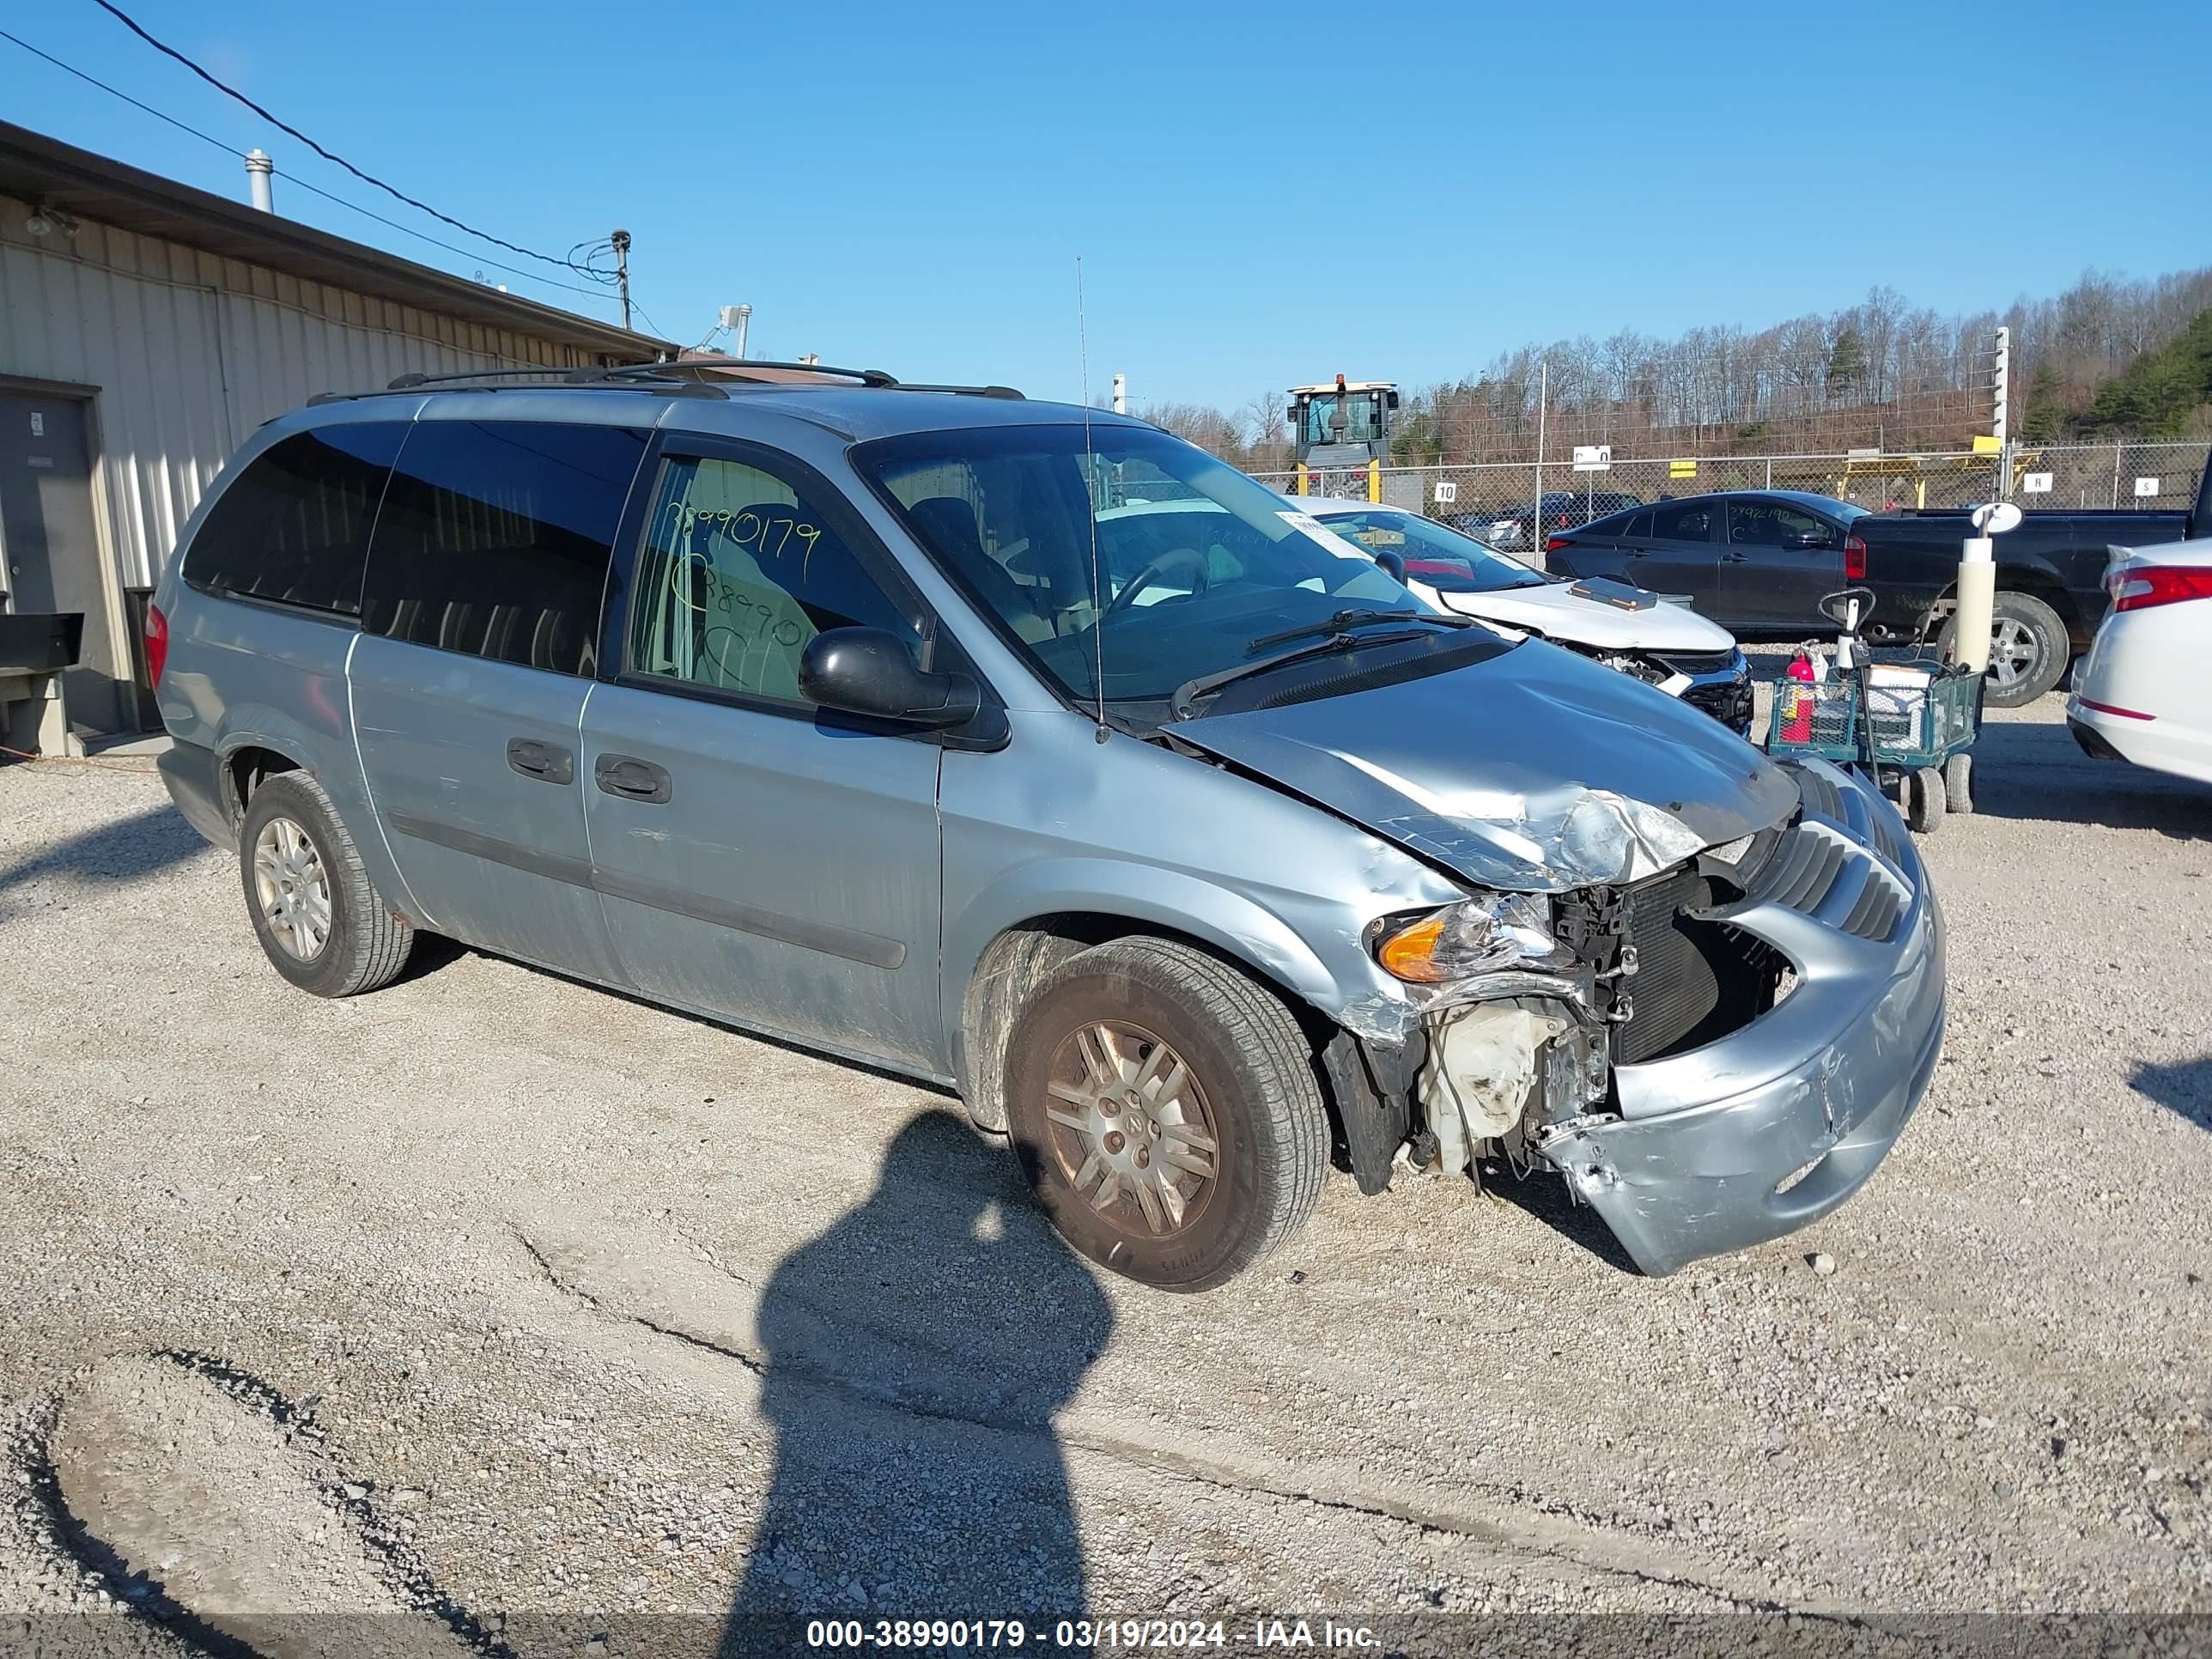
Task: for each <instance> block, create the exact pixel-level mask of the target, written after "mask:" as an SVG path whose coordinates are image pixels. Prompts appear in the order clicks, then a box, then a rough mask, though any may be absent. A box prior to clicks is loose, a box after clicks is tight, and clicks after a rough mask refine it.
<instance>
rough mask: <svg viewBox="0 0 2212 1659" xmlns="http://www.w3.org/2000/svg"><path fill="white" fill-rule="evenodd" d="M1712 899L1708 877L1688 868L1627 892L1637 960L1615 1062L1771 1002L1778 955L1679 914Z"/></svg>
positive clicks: (1673, 1044)
mask: <svg viewBox="0 0 2212 1659" xmlns="http://www.w3.org/2000/svg"><path fill="white" fill-rule="evenodd" d="M1712 902H1713V890H1712V884H1711V883H1710V882H1709V881H1707V880H1706V879H1705V878H1704V877H1702V876H1700V875H1698V874H1697V873H1696V872H1693V871H1689V870H1682V871H1677V872H1675V873H1674V874H1673V875H1671V876H1662V877H1661V878H1659V879H1658V880H1656V881H1653V882H1647V883H1646V884H1644V885H1643V886H1642V887H1638V888H1635V889H1633V890H1631V891H1630V892H1629V894H1628V915H1627V924H1628V939H1629V942H1630V943H1631V944H1632V945H1634V946H1635V947H1636V957H1637V965H1636V973H1635V974H1634V975H1633V976H1632V977H1631V978H1629V979H1628V980H1627V981H1625V988H1626V990H1627V991H1628V993H1629V994H1630V997H1631V999H1632V1006H1633V1007H1634V1010H1635V1012H1633V1013H1632V1015H1631V1016H1630V1018H1628V1019H1627V1020H1626V1022H1625V1023H1624V1024H1622V1025H1621V1027H1620V1036H1619V1038H1618V1040H1617V1047H1616V1053H1617V1054H1619V1056H1620V1061H1621V1063H1622V1064H1624V1065H1634V1064H1636V1063H1637V1062H1638V1061H1639V1060H1656V1059H1659V1058H1661V1057H1662V1056H1664V1055H1666V1054H1674V1053H1676V1052H1678V1051H1680V1050H1681V1049H1684V1048H1695V1047H1697V1046H1698V1045H1699V1043H1701V1042H1711V1041H1712V1040H1713V1039H1714V1038H1715V1037H1717V1036H1725V1035H1727V1034H1728V1033H1729V1032H1730V1031H1733V1030H1737V1029H1739V1028H1740V1027H1741V1026H1744V1025H1747V1024H1750V1023H1751V1021H1753V1020H1754V1019H1756V1018H1758V1017H1759V1015H1760V1014H1762V1013H1764V1012H1765V1011H1766V1010H1767V1009H1768V1008H1770V1007H1771V1006H1773V1003H1774V991H1775V987H1776V985H1777V984H1778V982H1779V981H1780V977H1781V961H1780V958H1779V957H1777V956H1776V955H1775V953H1774V951H1772V950H1771V949H1770V948H1769V947H1768V946H1766V945H1764V944H1762V943H1760V942H1759V940H1757V939H1753V938H1752V937H1751V936H1750V935H1749V934H1748V933H1743V932H1741V931H1740V930H1739V929H1736V928H1734V927H1729V926H1727V925H1726V924H1724V923H1722V922H1716V921H1701V920H1699V918H1698V917H1697V916H1696V915H1694V914H1686V913H1694V912H1697V911H1701V910H1705V909H1707V908H1711V905H1712Z"/></svg>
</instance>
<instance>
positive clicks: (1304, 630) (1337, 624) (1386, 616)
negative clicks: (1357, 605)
mask: <svg viewBox="0 0 2212 1659" xmlns="http://www.w3.org/2000/svg"><path fill="white" fill-rule="evenodd" d="M1386 622H1432V623H1442V624H1443V626H1444V627H1446V628H1469V627H1472V626H1473V625H1474V624H1473V623H1470V622H1469V621H1468V619H1467V618H1466V617H1447V616H1445V615H1443V613H1441V612H1439V611H1338V612H1337V613H1336V614H1335V615H1334V616H1333V617H1328V619H1327V620H1326V621H1322V622H1317V623H1301V624H1300V625H1299V626H1297V627H1296V628H1285V629H1283V631H1282V632H1281V633H1279V634H1262V635H1260V637H1259V638H1258V639H1256V640H1254V641H1252V642H1251V643H1250V644H1249V645H1248V646H1246V647H1244V653H1245V654H1246V655H1247V656H1249V655H1250V654H1251V653H1253V652H1255V651H1265V650H1266V649H1267V647H1269V646H1271V645H1280V644H1282V642H1283V641H1285V640H1302V639H1304V638H1305V636H1306V635H1309V634H1327V635H1332V636H1334V635H1338V634H1342V633H1345V632H1347V631H1348V630H1350V629H1354V628H1364V627H1365V626H1366V625H1367V624H1368V623H1386Z"/></svg>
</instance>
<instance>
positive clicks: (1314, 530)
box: [1276, 513, 1375, 564]
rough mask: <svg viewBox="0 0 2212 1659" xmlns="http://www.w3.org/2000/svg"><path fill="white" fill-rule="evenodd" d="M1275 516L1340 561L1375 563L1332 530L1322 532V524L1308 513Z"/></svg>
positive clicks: (1372, 556) (1371, 556)
mask: <svg viewBox="0 0 2212 1659" xmlns="http://www.w3.org/2000/svg"><path fill="white" fill-rule="evenodd" d="M1276 516H1277V517H1278V518H1279V519H1281V520H1282V521H1283V522H1284V523H1285V524H1286V525H1288V526H1290V527H1291V529H1293V530H1297V531H1303V532H1304V533H1305V534H1307V535H1309V536H1310V537H1312V538H1314V539H1315V540H1316V541H1317V542H1319V543H1320V544H1322V546H1323V547H1325V548H1327V549H1328V550H1329V551H1330V552H1332V553H1334V554H1335V555H1336V556H1337V557H1338V558H1340V559H1357V560H1358V561H1359V562H1361V563H1362V564H1372V563H1374V562H1375V556H1374V555H1373V554H1371V553H1370V552H1368V551H1367V550H1366V549H1364V548H1363V547H1359V546H1356V545H1355V544H1352V543H1351V542H1348V541H1346V540H1345V539H1344V538H1343V537H1341V536H1340V535H1338V534H1337V533H1336V532H1334V530H1324V529H1322V523H1321V520H1319V519H1316V518H1315V517H1314V516H1313V514H1312V513H1278V514H1276Z"/></svg>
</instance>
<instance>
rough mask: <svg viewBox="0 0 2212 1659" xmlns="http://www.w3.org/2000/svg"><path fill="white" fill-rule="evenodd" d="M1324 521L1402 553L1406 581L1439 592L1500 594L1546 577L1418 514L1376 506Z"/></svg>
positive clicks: (1365, 542)
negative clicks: (1421, 583)
mask: <svg viewBox="0 0 2212 1659" xmlns="http://www.w3.org/2000/svg"><path fill="white" fill-rule="evenodd" d="M1322 525H1323V526H1324V527H1326V528H1328V529H1330V530H1334V532H1336V533H1337V534H1338V535H1340V536H1342V537H1344V538H1346V539H1347V540H1350V541H1355V542H1358V544H1360V545H1361V546H1362V547H1364V548H1365V549H1366V550H1368V551H1369V552H1370V553H1395V554H1398V555H1400V556H1401V557H1403V558H1404V560H1405V561H1406V574H1407V578H1408V579H1410V580H1413V581H1417V582H1426V583H1427V584H1428V585H1429V586H1431V587H1433V588H1435V589H1437V591H1438V592H1443V593H1497V592H1502V591H1504V589H1506V588H1509V587H1541V586H1544V585H1545V583H1546V580H1547V578H1545V577H1543V576H1541V575H1540V574H1537V573H1536V572H1535V571H1534V570H1531V569H1530V568H1528V566H1527V565H1525V564H1518V563H1516V562H1514V561H1513V560H1511V559H1509V558H1507V557H1506V556H1504V554H1503V553H1499V552H1498V551H1496V550H1493V549H1491V548H1489V547H1486V546H1485V545H1483V544H1482V543H1480V542H1479V541H1477V540H1475V539H1474V537H1472V536H1462V535H1461V534H1460V533H1459V532H1457V531H1456V530H1447V529H1446V528H1444V526H1442V525H1440V524H1438V523H1437V522H1436V521H1435V520H1431V519H1424V518H1422V517H1421V516H1420V515H1419V513H1404V512H1400V511H1398V510H1397V509H1395V508H1393V507H1376V508H1375V509H1374V510H1373V511H1372V512H1368V513H1329V514H1328V516H1327V517H1326V518H1324V519H1322Z"/></svg>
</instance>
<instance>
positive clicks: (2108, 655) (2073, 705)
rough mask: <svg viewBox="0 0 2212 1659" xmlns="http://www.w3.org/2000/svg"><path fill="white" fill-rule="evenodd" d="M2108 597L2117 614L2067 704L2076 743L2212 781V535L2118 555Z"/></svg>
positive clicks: (2108, 575)
mask: <svg viewBox="0 0 2212 1659" xmlns="http://www.w3.org/2000/svg"><path fill="white" fill-rule="evenodd" d="M2105 591H2106V592H2107V593H2109V594H2111V595H2112V610H2111V611H2109V612H2108V613H2107V614H2106V617H2105V621H2104V625H2103V626H2102V627H2100V628H2099V629H2097V637H2096V640H2095V641H2094V642H2093V644H2092V645H2091V646H2090V647H2089V654H2088V655H2087V656H2086V657H2084V658H2083V659H2081V665H2080V666H2079V667H2078V668H2076V669H2075V671H2074V694H2073V696H2070V697H2069V698H2068V699H2067V702H2066V724H2067V725H2068V726H2069V727H2071V728H2072V730H2073V732H2074V737H2075V741H2076V742H2078V743H2079V744H2081V747H2082V748H2083V749H2085V750H2087V751H2088V752H2089V753H2090V754H2092V755H2096V756H2100V757H2118V759H2121V760H2124V761H2132V762H2134V763H2135V764H2136V765H2137V766H2147V767H2148V768H2150V769H2152V770H2153V771H2157V772H2172V773H2173V774H2175V775H2177V776H2179V777H2185V778H2195V779H2197V780H2198V781H2200V782H2204V783H2212V537H2204V538H2199V539H2197V540H2195V541H2187V542H2168V543H2166V544H2164V545H2162V546H2158V547H2134V548H2130V547H2116V548H2114V549H2113V550H2112V563H2111V565H2110V566H2108V567H2107V568H2106V571H2105Z"/></svg>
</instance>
